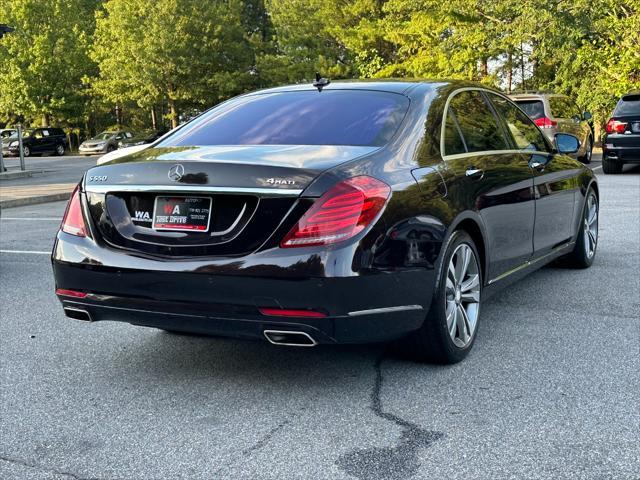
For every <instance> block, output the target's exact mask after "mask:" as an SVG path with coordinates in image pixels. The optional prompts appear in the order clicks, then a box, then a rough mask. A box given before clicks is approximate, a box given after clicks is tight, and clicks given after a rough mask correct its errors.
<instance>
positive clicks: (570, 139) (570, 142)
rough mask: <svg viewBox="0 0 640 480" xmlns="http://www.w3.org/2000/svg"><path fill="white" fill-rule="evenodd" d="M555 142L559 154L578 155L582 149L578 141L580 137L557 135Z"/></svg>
mask: <svg viewBox="0 0 640 480" xmlns="http://www.w3.org/2000/svg"><path fill="white" fill-rule="evenodd" d="M555 142H556V148H557V149H558V153H564V154H569V153H576V152H577V151H578V149H579V148H580V140H578V137H574V136H573V135H569V134H568V133H556V136H555Z"/></svg>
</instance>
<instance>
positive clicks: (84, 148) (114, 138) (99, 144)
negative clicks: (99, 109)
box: [78, 130, 133, 155]
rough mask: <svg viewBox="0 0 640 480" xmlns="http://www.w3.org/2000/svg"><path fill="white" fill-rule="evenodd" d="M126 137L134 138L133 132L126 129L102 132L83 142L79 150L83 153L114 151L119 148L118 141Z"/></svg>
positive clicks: (92, 153) (93, 153) (94, 153)
mask: <svg viewBox="0 0 640 480" xmlns="http://www.w3.org/2000/svg"><path fill="white" fill-rule="evenodd" d="M126 138H133V133H131V132H129V131H126V130H120V131H116V132H102V133H99V134H98V135H96V136H95V137H93V138H91V139H89V140H85V141H84V142H82V143H81V144H80V148H79V149H78V150H79V152H80V154H81V155H96V154H102V153H108V152H113V151H114V150H116V149H117V148H118V142H120V141H121V140H124V139H126Z"/></svg>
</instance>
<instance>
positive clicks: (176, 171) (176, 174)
mask: <svg viewBox="0 0 640 480" xmlns="http://www.w3.org/2000/svg"><path fill="white" fill-rule="evenodd" d="M168 175H169V180H173V181H174V182H179V181H180V180H181V179H182V176H183V175H184V167H183V166H182V165H180V164H177V165H174V166H173V167H171V168H170V169H169V174H168Z"/></svg>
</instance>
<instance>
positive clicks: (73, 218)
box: [60, 185, 87, 237]
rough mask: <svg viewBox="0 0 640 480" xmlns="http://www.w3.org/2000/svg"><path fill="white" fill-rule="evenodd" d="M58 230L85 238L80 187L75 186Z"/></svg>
mask: <svg viewBox="0 0 640 480" xmlns="http://www.w3.org/2000/svg"><path fill="white" fill-rule="evenodd" d="M60 228H61V229H62V231H63V232H65V233H69V234H71V235H75V236H77V237H86V236H87V227H86V226H85V223H84V216H83V215H82V204H81V203H80V185H77V186H76V188H75V190H74V191H73V193H72V194H71V198H70V199H69V203H68V204H67V209H66V211H65V212H64V217H62V225H61V226H60Z"/></svg>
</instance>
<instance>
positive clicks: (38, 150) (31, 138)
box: [9, 127, 67, 157]
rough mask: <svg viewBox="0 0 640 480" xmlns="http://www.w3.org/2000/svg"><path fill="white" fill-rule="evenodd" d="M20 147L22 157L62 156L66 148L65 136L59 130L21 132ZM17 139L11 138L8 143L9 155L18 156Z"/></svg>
mask: <svg viewBox="0 0 640 480" xmlns="http://www.w3.org/2000/svg"><path fill="white" fill-rule="evenodd" d="M22 147H23V149H24V156H25V157H28V156H30V155H33V154H43V153H55V154H56V155H64V151H65V149H66V148H67V136H66V135H65V134H64V132H63V131H62V129H61V128H51V127H42V128H33V129H27V130H24V131H23V132H22ZM19 148H20V147H19V143H18V138H17V137H11V141H10V143H9V154H11V155H20V151H19Z"/></svg>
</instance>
